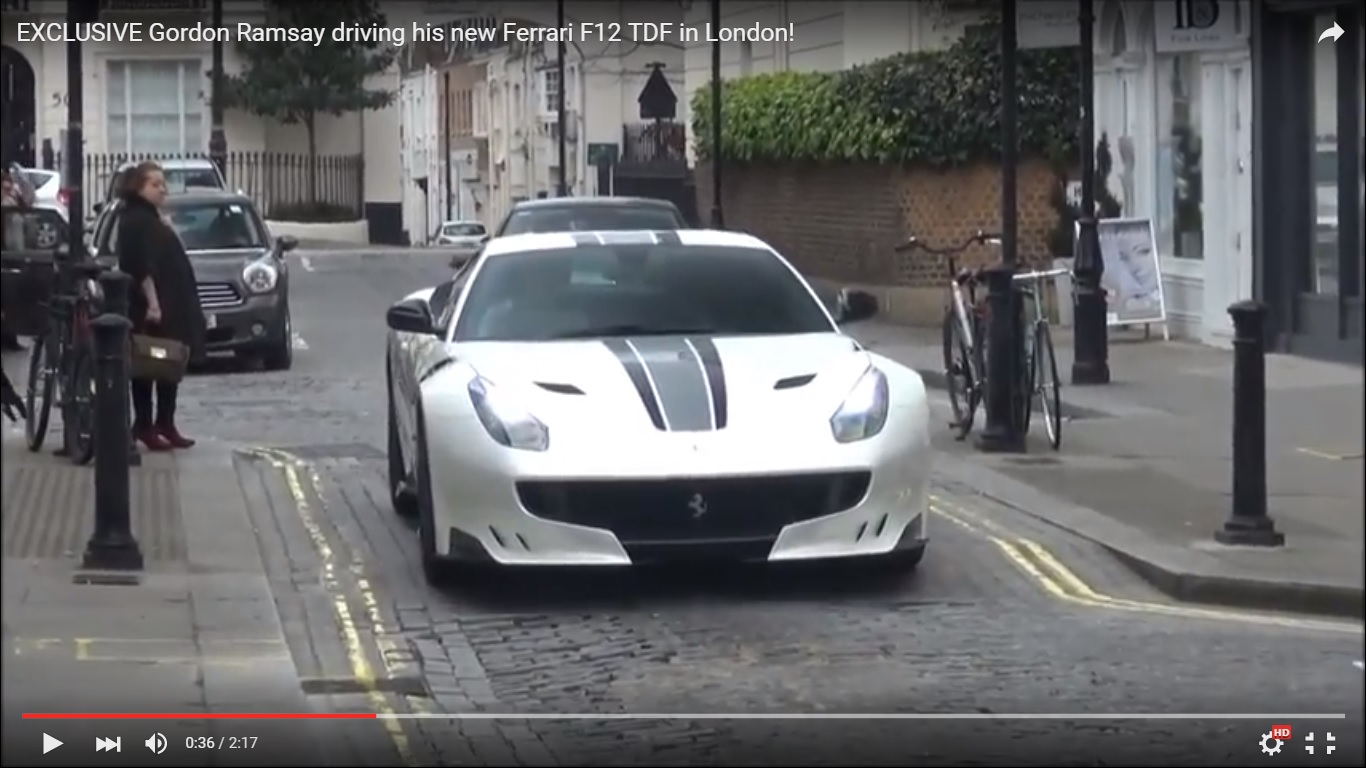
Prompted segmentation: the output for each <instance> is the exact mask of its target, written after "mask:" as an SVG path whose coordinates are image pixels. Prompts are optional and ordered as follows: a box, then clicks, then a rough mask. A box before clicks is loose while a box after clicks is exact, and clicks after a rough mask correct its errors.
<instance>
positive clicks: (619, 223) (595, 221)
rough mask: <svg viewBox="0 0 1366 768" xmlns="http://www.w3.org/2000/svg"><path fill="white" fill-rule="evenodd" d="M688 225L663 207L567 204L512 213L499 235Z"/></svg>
mask: <svg viewBox="0 0 1366 768" xmlns="http://www.w3.org/2000/svg"><path fill="white" fill-rule="evenodd" d="M685 227H687V224H686V223H685V222H683V221H682V220H681V219H679V217H678V214H677V213H675V212H674V211H673V210H672V209H670V208H666V207H663V206H654V205H649V206H645V205H642V206H626V205H566V206H562V207H551V206H545V207H533V208H525V209H522V210H520V211H513V212H512V215H511V216H510V217H508V220H507V223H505V224H504V225H503V229H502V231H501V232H499V236H500V237H503V236H506V235H523V234H526V233H528V232H608V231H623V230H663V229H683V228H685Z"/></svg>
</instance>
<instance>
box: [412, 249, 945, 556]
mask: <svg viewBox="0 0 1366 768" xmlns="http://www.w3.org/2000/svg"><path fill="white" fill-rule="evenodd" d="M831 303H832V304H834V305H836V306H835V308H834V309H833V310H831V309H827V307H826V305H825V304H824V303H823V302H822V300H821V299H820V298H819V297H818V296H817V293H816V292H815V291H814V290H813V289H812V288H811V286H810V285H809V284H808V283H807V282H806V281H805V280H804V279H803V278H802V276H801V275H800V274H799V273H798V272H797V271H796V270H795V269H794V268H793V267H792V266H791V265H790V264H789V263H788V262H787V261H786V260H785V259H783V257H782V256H780V255H779V254H778V253H777V252H776V251H774V250H773V249H772V248H770V247H769V246H767V245H766V244H764V243H763V242H762V241H760V240H758V239H756V238H754V237H751V236H749V235H744V234H737V233H731V232H718V231H709V230H683V231H669V232H598V233H592V232H572V233H546V234H527V235H515V236H511V237H505V238H498V239H495V240H492V241H490V242H489V244H488V246H487V247H486V248H485V250H484V252H483V254H482V256H481V257H480V258H478V259H475V260H473V261H471V262H470V263H469V264H467V265H466V266H465V267H464V269H462V270H461V271H460V272H459V273H457V274H456V275H455V276H454V277H453V278H452V279H451V280H450V281H448V282H446V283H443V284H441V285H440V286H437V287H436V288H429V289H424V290H421V291H418V292H416V293H414V294H412V295H410V296H408V297H407V298H405V299H403V300H402V301H399V302H398V303H396V304H394V305H393V306H392V307H390V308H389V311H388V315H387V320H388V325H389V328H390V333H389V341H388V350H387V378H388V385H389V478H390V489H391V491H392V493H393V502H394V506H395V509H396V510H397V511H398V512H399V513H401V514H407V515H412V516H415V517H416V518H418V522H419V525H418V528H419V531H420V539H421V551H422V561H423V567H424V570H425V571H426V573H427V576H428V578H429V579H431V580H433V581H436V580H438V579H439V578H440V577H441V576H442V575H443V574H444V572H445V571H446V570H447V568H446V566H447V565H450V564H452V563H460V562H464V563H480V562H482V563H486V564H499V565H505V566H514V565H528V566H531V565H561V566H589V565H629V564H633V563H643V562H652V561H660V560H670V559H674V558H679V557H690V556H702V557H705V558H713V557H715V558H723V559H737V560H758V561H770V562H777V561H796V560H820V559H833V558H849V557H856V556H861V557H876V558H879V559H881V560H885V561H888V562H891V563H893V564H895V565H897V566H904V567H906V568H911V567H914V566H915V565H916V564H917V563H918V562H919V561H920V558H921V556H922V555H923V554H924V549H925V544H926V528H925V526H926V516H927V511H926V510H927V503H928V493H929V482H930V469H931V468H930V460H931V455H930V437H929V408H928V405H927V402H926V396H925V387H924V384H923V382H922V381H921V378H920V376H919V375H918V374H916V373H915V372H914V371H912V370H910V369H908V368H906V367H903V366H901V365H898V364H897V363H895V362H893V361H892V360H889V359H887V358H885V357H882V356H880V355H878V354H876V353H873V352H870V351H868V350H866V349H864V348H863V347H861V346H860V345H859V344H858V343H857V342H856V341H854V340H853V339H852V338H850V337H849V336H846V335H844V334H843V333H841V332H840V328H839V324H840V323H850V322H855V321H858V320H862V319H866V318H868V317H870V316H872V315H874V314H875V313H876V312H877V302H876V300H875V299H874V297H873V296H871V295H869V294H866V293H862V292H857V291H841V292H840V294H839V298H838V300H836V301H833V302H831Z"/></svg>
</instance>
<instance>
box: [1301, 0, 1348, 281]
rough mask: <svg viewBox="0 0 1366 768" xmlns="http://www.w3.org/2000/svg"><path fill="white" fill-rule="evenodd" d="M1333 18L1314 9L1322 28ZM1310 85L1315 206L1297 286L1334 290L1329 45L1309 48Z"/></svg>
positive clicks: (1334, 68) (1333, 97) (1333, 77)
mask: <svg viewBox="0 0 1366 768" xmlns="http://www.w3.org/2000/svg"><path fill="white" fill-rule="evenodd" d="M1335 21H1336V16H1335V14H1334V13H1333V12H1332V11H1329V12H1326V13H1322V14H1319V15H1318V16H1317V17H1316V18H1315V20H1314V25H1315V26H1314V28H1315V29H1327V28H1328V27H1331V26H1332V25H1333V24H1334V22H1335ZM1312 80H1313V82H1312V84H1311V88H1312V91H1311V93H1313V104H1314V117H1313V119H1314V123H1313V126H1314V130H1313V136H1314V137H1313V139H1312V141H1313V144H1312V146H1311V147H1310V148H1309V152H1310V155H1309V157H1310V173H1311V179H1310V182H1311V183H1312V184H1313V190H1314V194H1313V195H1312V196H1311V197H1310V200H1311V205H1313V207H1314V209H1313V211H1312V212H1311V214H1310V221H1312V222H1313V223H1314V227H1313V238H1312V242H1311V243H1310V247H1309V249H1308V250H1307V251H1306V252H1307V253H1309V254H1310V257H1309V258H1308V259H1306V260H1305V261H1304V262H1303V270H1304V271H1303V272H1302V274H1301V279H1302V280H1303V282H1302V286H1303V287H1304V288H1306V289H1307V290H1308V291H1309V292H1310V293H1321V294H1328V295H1337V292H1338V214H1339V211H1338V197H1339V195H1338V135H1337V134H1338V60H1337V49H1336V48H1334V47H1333V46H1331V45H1319V46H1315V48H1314V66H1313V73H1312Z"/></svg>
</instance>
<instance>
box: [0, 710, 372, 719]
mask: <svg viewBox="0 0 1366 768" xmlns="http://www.w3.org/2000/svg"><path fill="white" fill-rule="evenodd" d="M20 717H21V718H22V719H24V720H376V719H378V716H377V715H375V714H374V713H373V712H341V713H338V712H254V713H246V712H200V713H167V712H138V713H126V712H25V713H23V714H22V715H20Z"/></svg>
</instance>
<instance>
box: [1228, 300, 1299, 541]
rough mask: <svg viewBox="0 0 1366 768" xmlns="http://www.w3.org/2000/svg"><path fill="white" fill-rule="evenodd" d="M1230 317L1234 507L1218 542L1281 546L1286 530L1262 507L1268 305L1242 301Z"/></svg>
mask: <svg viewBox="0 0 1366 768" xmlns="http://www.w3.org/2000/svg"><path fill="white" fill-rule="evenodd" d="M1228 313H1229V314H1230V315H1232V317H1233V510H1232V513H1231V514H1230V515H1229V517H1228V519H1227V520H1225V521H1224V527H1223V528H1221V529H1219V530H1217V531H1215V532H1214V540H1215V541H1217V542H1219V543H1220V544H1235V545H1240V546H1245V547H1279V546H1283V545H1284V544H1285V534H1283V533H1281V532H1280V531H1277V530H1276V521H1274V520H1272V519H1271V516H1270V515H1268V514H1267V513H1266V305H1265V304H1262V303H1261V302H1257V301H1240V302H1238V303H1236V304H1234V305H1232V306H1230V307H1229V308H1228Z"/></svg>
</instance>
